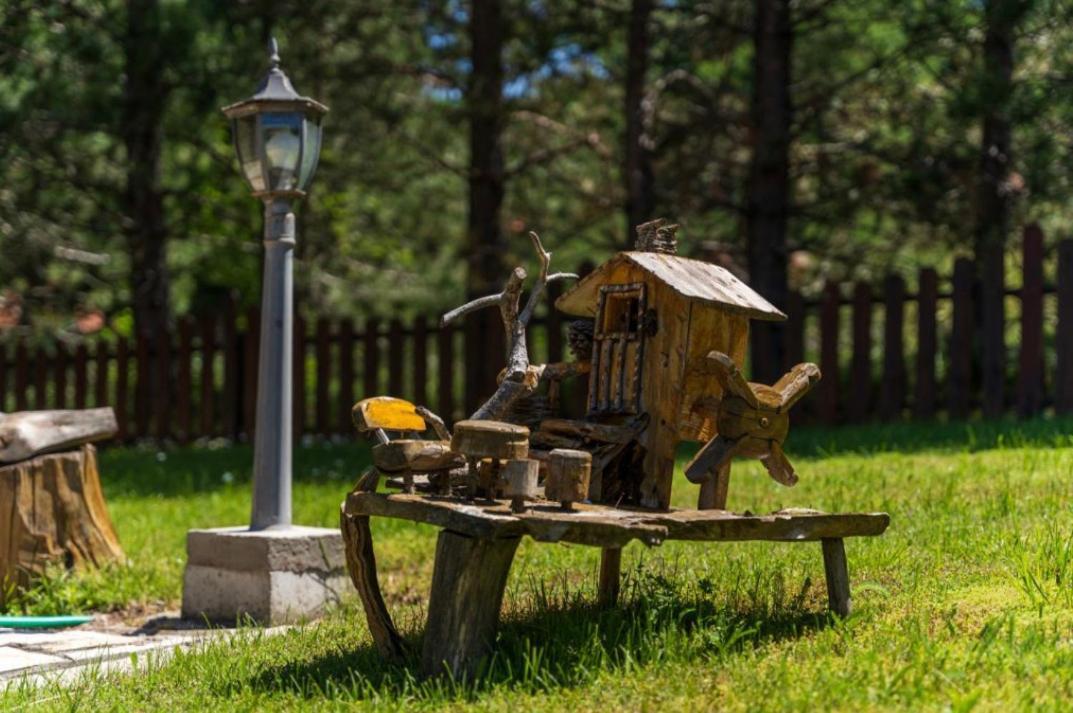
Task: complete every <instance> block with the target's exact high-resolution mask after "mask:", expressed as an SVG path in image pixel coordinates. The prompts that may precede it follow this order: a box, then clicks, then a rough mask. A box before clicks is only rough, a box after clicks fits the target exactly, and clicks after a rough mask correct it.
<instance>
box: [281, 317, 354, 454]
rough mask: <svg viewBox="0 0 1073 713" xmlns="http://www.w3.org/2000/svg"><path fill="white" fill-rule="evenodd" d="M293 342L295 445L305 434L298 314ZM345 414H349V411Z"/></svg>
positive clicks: (303, 362) (301, 334)
mask: <svg viewBox="0 0 1073 713" xmlns="http://www.w3.org/2000/svg"><path fill="white" fill-rule="evenodd" d="M293 340H294V342H293V346H292V348H293V349H294V360H293V362H292V371H293V374H292V380H293V382H294V394H293V400H292V402H291V410H292V414H291V427H292V433H291V437H292V439H293V440H294V442H295V443H301V440H302V436H303V435H305V432H306V321H305V319H303V318H302V315H300V314H295V315H294V333H293ZM347 413H348V414H349V413H350V410H349V409H347Z"/></svg>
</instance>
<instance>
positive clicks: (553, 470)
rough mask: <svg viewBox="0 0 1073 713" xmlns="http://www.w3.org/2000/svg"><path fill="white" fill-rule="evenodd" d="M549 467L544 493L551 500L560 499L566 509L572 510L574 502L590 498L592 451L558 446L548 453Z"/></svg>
mask: <svg viewBox="0 0 1073 713" xmlns="http://www.w3.org/2000/svg"><path fill="white" fill-rule="evenodd" d="M547 467H548V476H547V479H546V480H545V481H544V495H545V496H546V497H547V498H548V499H549V500H558V501H559V502H560V503H562V505H563V509H564V510H570V509H572V508H573V504H574V503H576V502H583V501H585V500H587V499H588V497H589V477H590V476H591V474H592V455H591V454H590V453H588V452H586V451H572V450H567V449H565V448H556V449H555V450H553V451H552V452H551V453H549V454H548V460H547Z"/></svg>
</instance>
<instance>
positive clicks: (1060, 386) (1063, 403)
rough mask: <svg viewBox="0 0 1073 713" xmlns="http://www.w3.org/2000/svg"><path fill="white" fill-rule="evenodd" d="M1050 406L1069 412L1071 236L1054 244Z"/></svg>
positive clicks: (1072, 404) (1072, 393)
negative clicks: (1055, 266)
mask: <svg viewBox="0 0 1073 713" xmlns="http://www.w3.org/2000/svg"><path fill="white" fill-rule="evenodd" d="M1054 341H1055V350H1056V351H1057V357H1058V361H1057V364H1056V365H1055V369H1056V370H1055V378H1054V406H1055V411H1057V412H1058V413H1063V414H1065V413H1070V412H1073V239H1070V238H1066V239H1065V240H1063V241H1062V242H1060V243H1058V327H1057V329H1056V331H1055V335H1054Z"/></svg>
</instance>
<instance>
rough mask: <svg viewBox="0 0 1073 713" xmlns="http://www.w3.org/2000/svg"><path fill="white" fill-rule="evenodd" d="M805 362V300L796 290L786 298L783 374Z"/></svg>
mask: <svg viewBox="0 0 1073 713" xmlns="http://www.w3.org/2000/svg"><path fill="white" fill-rule="evenodd" d="M803 361H805V298H804V297H802V296H801V293H800V292H798V291H797V290H792V291H791V292H790V294H789V295H788V296H787V297H786V357H785V361H784V363H783V365H782V370H783V371H784V372H786V371H789V370H790V369H792V368H793V367H794V366H795V365H796V364H800V363H801V362H803Z"/></svg>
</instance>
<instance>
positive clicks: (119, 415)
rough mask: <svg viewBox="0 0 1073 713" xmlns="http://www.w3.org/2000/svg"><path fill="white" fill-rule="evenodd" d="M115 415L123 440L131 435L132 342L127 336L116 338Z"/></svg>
mask: <svg viewBox="0 0 1073 713" xmlns="http://www.w3.org/2000/svg"><path fill="white" fill-rule="evenodd" d="M115 366H116V378H115V417H116V423H117V424H118V426H119V432H118V433H117V434H116V437H117V438H118V439H119V440H120V441H121V442H122V441H125V440H127V439H128V438H130V437H131V435H132V434H131V429H130V418H129V413H130V412H129V411H128V410H127V408H128V405H129V399H130V342H129V341H128V340H127V338H126V337H120V338H119V339H118V340H116V353H115Z"/></svg>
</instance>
